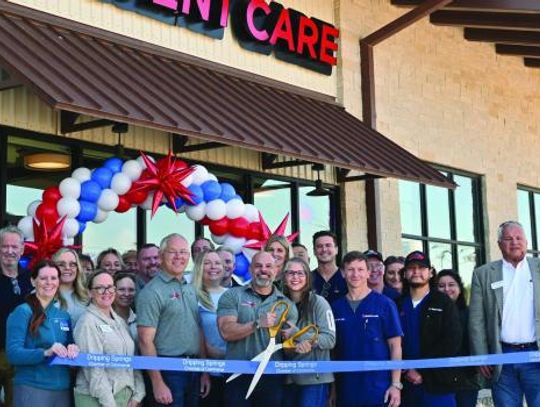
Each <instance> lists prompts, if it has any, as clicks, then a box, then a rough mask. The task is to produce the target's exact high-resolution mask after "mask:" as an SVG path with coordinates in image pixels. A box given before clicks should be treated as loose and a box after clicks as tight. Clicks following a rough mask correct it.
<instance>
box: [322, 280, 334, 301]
mask: <svg viewBox="0 0 540 407" xmlns="http://www.w3.org/2000/svg"><path fill="white" fill-rule="evenodd" d="M330 288H332V284H330V283H329V282H328V281H325V282H324V284H323V286H322V290H321V297H324V298H326V297H328V292H329V291H330Z"/></svg>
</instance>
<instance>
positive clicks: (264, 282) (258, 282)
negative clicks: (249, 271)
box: [253, 277, 274, 288]
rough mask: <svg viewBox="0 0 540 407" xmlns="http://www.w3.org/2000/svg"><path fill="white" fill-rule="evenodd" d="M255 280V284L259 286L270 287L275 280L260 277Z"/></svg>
mask: <svg viewBox="0 0 540 407" xmlns="http://www.w3.org/2000/svg"><path fill="white" fill-rule="evenodd" d="M253 281H254V282H255V285H256V286H257V287H261V288H266V287H270V286H271V285H272V283H273V282H274V280H273V279H271V278H260V277H255V278H254V279H253Z"/></svg>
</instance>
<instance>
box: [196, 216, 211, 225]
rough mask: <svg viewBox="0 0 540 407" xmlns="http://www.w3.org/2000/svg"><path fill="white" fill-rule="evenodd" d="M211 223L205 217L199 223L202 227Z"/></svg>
mask: <svg viewBox="0 0 540 407" xmlns="http://www.w3.org/2000/svg"><path fill="white" fill-rule="evenodd" d="M211 222H212V219H210V218H208V217H207V216H205V217H204V218H202V219H201V220H200V221H199V223H200V224H201V225H204V226H208V225H210V223H211Z"/></svg>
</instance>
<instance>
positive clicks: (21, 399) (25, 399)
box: [6, 261, 79, 407]
mask: <svg viewBox="0 0 540 407" xmlns="http://www.w3.org/2000/svg"><path fill="white" fill-rule="evenodd" d="M32 284H33V285H34V287H35V292H33V293H32V294H30V295H28V297H27V298H26V303H24V304H21V305H19V306H18V307H17V308H15V310H14V311H13V312H12V313H11V314H10V316H9V317H8V320H7V340H6V352H7V357H8V360H9V362H10V363H11V364H12V365H14V366H15V378H14V379H13V382H14V386H15V387H14V399H13V405H14V406H15V407H34V406H55V407H69V406H70V405H71V394H70V393H71V391H70V375H69V368H68V367H66V366H49V363H48V362H49V359H50V358H51V357H52V356H55V355H57V356H60V357H64V358H65V357H68V358H75V357H76V356H77V355H78V353H79V350H78V348H77V346H76V345H74V344H73V335H72V331H71V322H70V317H69V314H68V313H67V312H66V311H64V310H63V309H61V308H59V307H58V306H57V301H58V288H59V286H60V270H59V269H58V267H57V266H56V264H55V263H54V262H52V261H41V262H39V263H38V264H37V265H36V266H35V267H34V268H33V270H32Z"/></svg>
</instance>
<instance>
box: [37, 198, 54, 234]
mask: <svg viewBox="0 0 540 407" xmlns="http://www.w3.org/2000/svg"><path fill="white" fill-rule="evenodd" d="M36 218H37V219H38V220H39V221H40V222H43V223H45V226H46V227H47V229H52V228H53V227H54V225H56V223H57V222H58V218H59V215H58V211H57V210H56V202H50V201H44V202H42V203H41V204H40V205H39V206H38V207H37V209H36Z"/></svg>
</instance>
